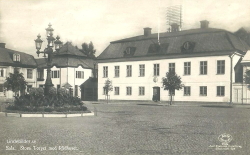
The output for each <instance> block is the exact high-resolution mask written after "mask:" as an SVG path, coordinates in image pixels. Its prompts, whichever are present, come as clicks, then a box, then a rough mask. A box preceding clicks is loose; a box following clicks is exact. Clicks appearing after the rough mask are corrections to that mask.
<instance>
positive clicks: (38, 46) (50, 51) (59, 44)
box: [35, 24, 62, 95]
mask: <svg viewBox="0 0 250 155" xmlns="http://www.w3.org/2000/svg"><path fill="white" fill-rule="evenodd" d="M51 26H52V25H51V24H49V27H48V28H47V29H46V31H47V40H48V45H47V47H46V48H45V49H44V51H43V52H41V51H40V49H41V47H42V43H43V41H42V39H41V36H40V34H38V36H37V39H36V40H35V43H36V49H37V52H36V53H37V55H38V57H39V54H40V53H43V54H44V56H43V57H46V54H47V55H48V59H47V78H46V82H45V90H44V95H48V94H49V89H50V87H53V86H54V85H53V83H52V80H51V67H52V64H51V63H52V56H53V47H54V44H55V50H56V51H59V49H60V48H61V47H62V42H61V41H60V40H59V39H60V37H59V36H57V37H56V39H57V40H56V41H55V38H54V37H53V31H54V29H53V28H52V27H51Z"/></svg>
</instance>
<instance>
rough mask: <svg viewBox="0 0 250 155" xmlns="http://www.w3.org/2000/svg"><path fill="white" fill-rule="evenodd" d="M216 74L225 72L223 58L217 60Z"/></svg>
mask: <svg viewBox="0 0 250 155" xmlns="http://www.w3.org/2000/svg"><path fill="white" fill-rule="evenodd" d="M217 74H225V60H218V61H217Z"/></svg>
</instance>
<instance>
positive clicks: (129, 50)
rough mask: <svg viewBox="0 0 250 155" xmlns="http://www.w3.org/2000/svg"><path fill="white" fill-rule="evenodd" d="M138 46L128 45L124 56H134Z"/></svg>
mask: <svg viewBox="0 0 250 155" xmlns="http://www.w3.org/2000/svg"><path fill="white" fill-rule="evenodd" d="M135 50H136V47H127V48H126V50H125V51H124V56H133V55H134V54H135Z"/></svg>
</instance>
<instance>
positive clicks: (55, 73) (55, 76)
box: [51, 70, 60, 78]
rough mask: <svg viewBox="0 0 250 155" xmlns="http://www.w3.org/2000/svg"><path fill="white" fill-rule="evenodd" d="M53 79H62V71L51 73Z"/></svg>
mask: <svg viewBox="0 0 250 155" xmlns="http://www.w3.org/2000/svg"><path fill="white" fill-rule="evenodd" d="M51 73H52V74H51V78H60V71H59V70H55V71H51Z"/></svg>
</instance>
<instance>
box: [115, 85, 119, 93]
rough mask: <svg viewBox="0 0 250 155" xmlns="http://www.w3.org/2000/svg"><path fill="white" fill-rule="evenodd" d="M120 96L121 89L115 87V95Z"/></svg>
mask: <svg viewBox="0 0 250 155" xmlns="http://www.w3.org/2000/svg"><path fill="white" fill-rule="evenodd" d="M119 94H120V88H119V87H115V95H119Z"/></svg>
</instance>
